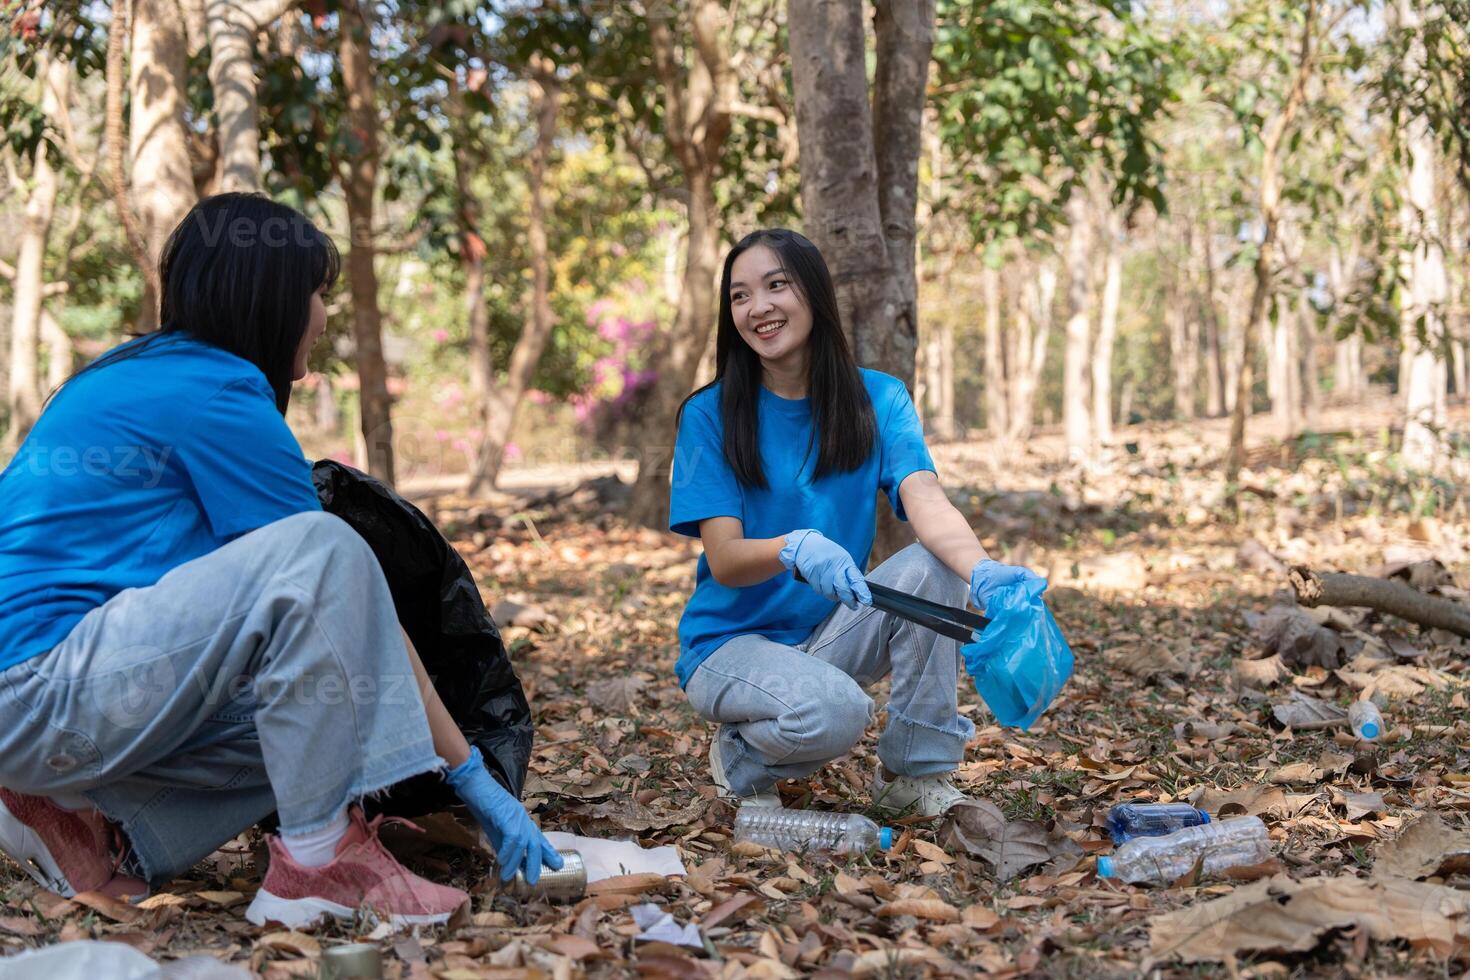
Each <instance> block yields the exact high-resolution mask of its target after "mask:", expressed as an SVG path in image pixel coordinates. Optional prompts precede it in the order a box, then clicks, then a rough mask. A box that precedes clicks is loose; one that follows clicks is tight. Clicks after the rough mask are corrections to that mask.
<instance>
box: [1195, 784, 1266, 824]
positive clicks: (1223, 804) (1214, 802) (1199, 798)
mask: <svg viewBox="0 0 1470 980" xmlns="http://www.w3.org/2000/svg"><path fill="white" fill-rule="evenodd" d="M1189 802H1190V803H1191V804H1192V805H1193V806H1197V807H1199V808H1200V809H1201V810H1203V811H1205V812H1206V813H1208V814H1210V815H1211V816H1228V815H1229V814H1232V813H1245V814H1249V815H1250V816H1253V817H1258V816H1260V815H1261V814H1263V813H1270V814H1273V815H1276V816H1286V815H1287V814H1288V812H1289V810H1288V807H1287V803H1286V794H1285V793H1283V792H1282V791H1281V790H1280V789H1278V788H1277V787H1275V786H1263V785H1260V784H1257V783H1247V784H1246V785H1244V786H1238V787H1236V788H1235V789H1231V790H1220V789H1215V788H1213V787H1211V788H1207V789H1203V790H1198V791H1196V792H1194V793H1191V794H1190V795H1189Z"/></svg>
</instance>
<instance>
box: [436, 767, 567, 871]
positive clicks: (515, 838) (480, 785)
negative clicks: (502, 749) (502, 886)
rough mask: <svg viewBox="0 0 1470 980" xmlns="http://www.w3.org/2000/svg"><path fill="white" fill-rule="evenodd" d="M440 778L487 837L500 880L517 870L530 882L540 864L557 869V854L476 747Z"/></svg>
mask: <svg viewBox="0 0 1470 980" xmlns="http://www.w3.org/2000/svg"><path fill="white" fill-rule="evenodd" d="M444 779H445V781H446V782H448V783H449V785H450V786H451V787H453V789H454V792H455V793H456V794H458V796H459V798H460V799H461V800H463V801H464V804H465V806H467V807H469V808H470V812H471V813H473V814H474V815H475V819H476V820H478V821H479V823H480V827H481V829H483V830H484V831H485V836H486V837H488V838H490V846H491V847H493V848H495V862H496V863H497V864H499V865H500V880H501V881H509V880H510V879H511V878H512V877H514V876H515V873H516V871H518V870H519V871H522V872H524V874H525V877H526V882H527V883H528V884H532V885H534V884H536V882H537V881H538V880H540V878H541V865H542V864H545V865H546V866H547V867H548V868H550V869H552V870H553V871H560V870H561V866H562V857H561V855H560V854H558V853H556V848H555V847H552V846H551V841H549V840H547V839H546V837H545V836H544V835H542V833H541V829H540V828H539V827H537V826H536V824H535V822H534V821H533V820H532V819H531V815H530V814H529V813H527V812H526V808H525V807H524V806H522V805H521V801H520V800H518V799H516V798H515V797H514V796H511V795H510V792H509V791H508V790H506V788H505V787H504V786H501V785H500V784H499V783H498V782H496V781H495V777H494V776H492V775H490V773H489V771H488V770H487V769H486V768H485V760H484V758H483V757H482V756H481V755H480V750H479V749H478V748H476V747H475V746H473V745H472V746H470V757H469V758H468V759H466V760H465V761H464V762H462V763H460V764H459V765H457V766H455V767H454V768H453V769H450V770H447V771H446V772H445V773H444Z"/></svg>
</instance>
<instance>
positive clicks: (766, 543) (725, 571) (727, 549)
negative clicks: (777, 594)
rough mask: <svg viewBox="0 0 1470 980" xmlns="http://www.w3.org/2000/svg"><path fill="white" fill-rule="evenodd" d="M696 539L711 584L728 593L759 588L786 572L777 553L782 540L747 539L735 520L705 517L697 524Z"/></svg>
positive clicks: (780, 538) (736, 518)
mask: <svg viewBox="0 0 1470 980" xmlns="http://www.w3.org/2000/svg"><path fill="white" fill-rule="evenodd" d="M699 539H700V541H702V542H704V557H705V558H706V559H707V560H708V561H709V570H710V574H711V575H713V576H714V577H715V581H716V582H719V583H720V584H721V585H724V586H727V587H729V588H732V589H739V588H744V587H745V586H747V585H759V584H760V583H762V582H764V581H766V580H767V579H770V578H775V577H776V576H777V575H780V574H781V573H782V572H784V571H786V566H785V565H782V564H781V549H782V548H784V547H785V546H786V538H785V536H784V535H783V536H782V537H779V538H747V537H745V525H744V523H743V522H742V521H741V520H740V518H738V517H709V518H705V519H704V520H702V521H700V522H699Z"/></svg>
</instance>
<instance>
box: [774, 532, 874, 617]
mask: <svg viewBox="0 0 1470 980" xmlns="http://www.w3.org/2000/svg"><path fill="white" fill-rule="evenodd" d="M781 564H783V565H785V566H786V567H787V568H789V569H792V570H793V571H797V572H800V573H801V577H802V578H804V579H806V581H807V584H808V585H810V586H811V587H812V588H813V589H815V590H816V591H817V594H818V595H820V596H822V598H824V599H830V600H831V601H833V602H840V603H842V604H843V605H844V606H846V607H847V608H849V609H856V608H857V607H858V606H871V605H872V604H873V593H871V592H869V591H868V583H867V580H866V579H864V578H863V573H862V572H861V571H860V570H859V569H858V567H857V562H855V561H853V560H852V555H849V554H848V553H847V549H846V548H844V547H842V545H840V544H838V543H837V542H835V541H833V540H832V539H831V538H826V537H823V536H822V532H821V531H813V530H812V529H811V528H804V529H803V530H800V531H792V532H791V533H790V534H788V535H786V547H784V548H782V549H781Z"/></svg>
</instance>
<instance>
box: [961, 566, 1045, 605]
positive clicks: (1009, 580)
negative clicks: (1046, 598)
mask: <svg viewBox="0 0 1470 980" xmlns="http://www.w3.org/2000/svg"><path fill="white" fill-rule="evenodd" d="M1021 582H1040V583H1041V587H1042V588H1043V589H1045V588H1046V579H1044V578H1042V577H1041V576H1040V575H1037V574H1036V573H1035V572H1033V571H1032V570H1031V569H1029V568H1025V567H1023V566H1021V565H1002V564H1001V563H1000V562H998V561H995V560H993V559H990V558H981V559H980V560H979V561H977V562H976V563H975V567H974V568H972V569H970V604H971V605H973V606H974V607H975V608H976V609H978V610H980V611H981V612H984V611H985V607H986V606H987V605H989V603H990V597H991V596H993V595H995V593H996V592H997V591H999V590H1000V589H1003V588H1005V587H1006V586H1008V585H1017V584H1019V583H1021ZM1038 594H1039V593H1038Z"/></svg>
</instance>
